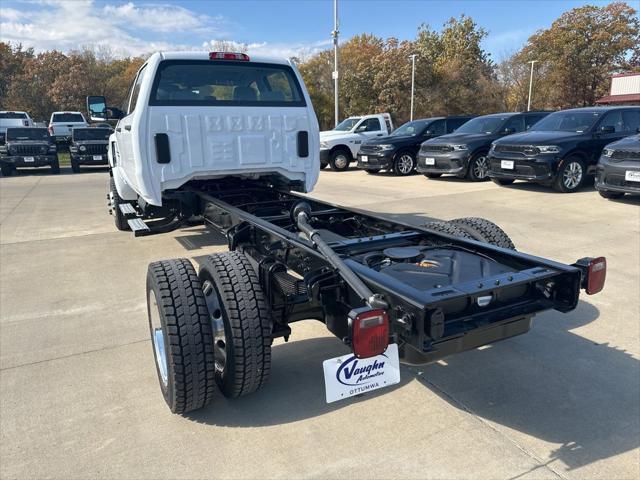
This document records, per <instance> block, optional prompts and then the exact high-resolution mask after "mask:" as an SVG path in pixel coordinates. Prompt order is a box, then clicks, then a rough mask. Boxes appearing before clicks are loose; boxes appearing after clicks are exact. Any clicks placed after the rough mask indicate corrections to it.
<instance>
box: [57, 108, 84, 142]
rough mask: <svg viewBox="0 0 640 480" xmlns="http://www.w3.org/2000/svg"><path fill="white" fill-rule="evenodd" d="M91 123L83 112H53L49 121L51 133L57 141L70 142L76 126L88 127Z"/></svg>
mask: <svg viewBox="0 0 640 480" xmlns="http://www.w3.org/2000/svg"><path fill="white" fill-rule="evenodd" d="M88 126H89V124H88V123H87V121H86V120H85V118H84V115H82V113H81V112H53V113H52V114H51V120H50V121H49V135H51V136H52V137H53V138H55V140H56V142H57V143H68V142H69V141H70V140H71V130H72V129H73V128H74V127H88Z"/></svg>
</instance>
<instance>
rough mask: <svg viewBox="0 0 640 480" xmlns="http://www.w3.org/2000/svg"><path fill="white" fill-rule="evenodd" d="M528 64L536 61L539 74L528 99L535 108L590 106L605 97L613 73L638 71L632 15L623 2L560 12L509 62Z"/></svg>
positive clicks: (639, 36) (639, 53)
mask: <svg viewBox="0 0 640 480" xmlns="http://www.w3.org/2000/svg"><path fill="white" fill-rule="evenodd" d="M530 60H537V61H538V62H539V63H537V64H536V68H539V69H540V70H539V71H537V74H536V83H537V88H536V90H535V95H534V96H533V104H534V105H535V107H536V108H541V107H551V108H567V107H578V106H589V105H593V104H594V103H595V101H596V100H597V99H598V98H600V97H602V96H603V95H605V94H606V93H607V91H608V89H609V84H610V83H609V82H610V80H609V79H610V76H611V74H612V73H615V72H620V71H624V70H629V69H633V68H634V67H638V61H639V60H640V20H639V19H638V17H637V12H636V10H634V9H633V8H631V7H630V6H629V5H627V4H626V3H622V2H615V3H610V4H608V5H604V6H594V5H587V6H584V7H579V8H574V9H573V10H570V11H568V12H565V13H564V14H562V15H561V16H560V18H558V19H557V20H556V21H555V22H553V23H552V25H551V27H550V28H548V29H546V30H541V31H538V32H537V33H535V34H534V35H532V36H531V37H530V38H529V40H528V42H527V44H526V45H525V46H524V48H523V49H522V50H521V51H520V52H519V53H517V54H516V55H515V57H514V59H513V62H517V63H519V64H526V62H528V61H530ZM521 75H524V73H522V74H521ZM544 92H546V97H543V98H542V99H541V98H540V94H541V93H543V94H544ZM536 95H537V96H536Z"/></svg>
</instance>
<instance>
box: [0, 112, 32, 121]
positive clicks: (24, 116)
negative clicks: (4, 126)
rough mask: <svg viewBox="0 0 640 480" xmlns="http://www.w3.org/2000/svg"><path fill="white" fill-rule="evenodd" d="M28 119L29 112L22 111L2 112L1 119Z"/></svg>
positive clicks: (0, 113)
mask: <svg viewBox="0 0 640 480" xmlns="http://www.w3.org/2000/svg"><path fill="white" fill-rule="evenodd" d="M7 119H9V120H16V119H20V120H26V119H27V114H26V113H22V112H0V120H7Z"/></svg>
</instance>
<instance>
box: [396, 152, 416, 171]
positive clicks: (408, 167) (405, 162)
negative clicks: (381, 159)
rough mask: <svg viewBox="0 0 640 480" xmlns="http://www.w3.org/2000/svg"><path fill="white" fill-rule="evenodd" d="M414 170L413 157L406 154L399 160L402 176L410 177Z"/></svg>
mask: <svg viewBox="0 0 640 480" xmlns="http://www.w3.org/2000/svg"><path fill="white" fill-rule="evenodd" d="M412 170H413V158H412V157H411V155H408V154H406V153H405V154H404V155H402V156H401V157H400V158H399V159H398V171H399V172H400V173H401V174H402V175H408V174H409V173H411V171H412Z"/></svg>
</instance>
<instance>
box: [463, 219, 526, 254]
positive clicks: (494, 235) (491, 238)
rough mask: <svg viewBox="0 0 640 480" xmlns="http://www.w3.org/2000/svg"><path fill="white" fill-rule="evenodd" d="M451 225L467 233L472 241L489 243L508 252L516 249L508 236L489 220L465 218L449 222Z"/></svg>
mask: <svg viewBox="0 0 640 480" xmlns="http://www.w3.org/2000/svg"><path fill="white" fill-rule="evenodd" d="M451 223H454V224H456V225H457V226H458V227H460V228H461V229H462V230H464V231H465V232H467V233H468V234H469V235H471V237H472V238H473V239H474V240H478V241H479V242H485V243H490V244H491V245H495V246H496V247H502V248H508V249H509V250H515V249H516V246H515V245H514V244H513V241H512V240H511V238H509V235H507V234H506V232H505V231H504V230H502V229H501V228H500V227H499V226H498V225H496V224H495V223H493V222H492V221H490V220H487V219H485V218H479V217H465V218H456V219H455V220H451Z"/></svg>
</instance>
